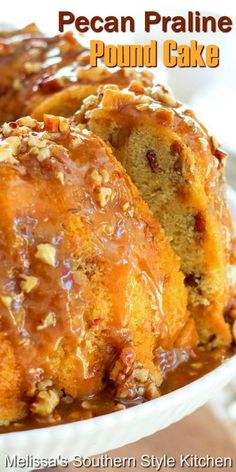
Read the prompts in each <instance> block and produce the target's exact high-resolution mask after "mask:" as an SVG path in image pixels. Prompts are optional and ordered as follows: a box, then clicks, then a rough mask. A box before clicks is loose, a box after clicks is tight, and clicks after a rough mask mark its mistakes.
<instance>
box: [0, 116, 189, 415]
mask: <svg viewBox="0 0 236 472" xmlns="http://www.w3.org/2000/svg"><path fill="white" fill-rule="evenodd" d="M0 195H1V198H0V212H1V220H0V255H1V261H2V263H1V267H0V287H1V289H0V313H1V322H2V325H1V333H2V336H5V337H6V340H7V341H6V342H7V343H8V344H7V348H6V349H8V350H9V355H8V358H9V359H12V360H10V361H9V362H10V364H9V367H8V366H7V364H6V369H9V375H11V376H12V378H13V380H12V382H11V386H12V390H13V392H12V398H13V399H14V398H15V402H13V404H14V405H15V407H16V410H17V408H18V407H19V409H18V410H17V411H18V415H15V414H14V413H12V408H9V410H8V409H7V407H6V406H4V405H5V400H6V398H7V395H9V385H8V384H7V383H6V382H5V380H4V379H5V377H4V376H3V377H2V378H1V379H2V380H1V379H0V380H1V381H0V389H1V405H2V407H1V408H2V415H1V417H0V420H2V421H5V420H6V418H7V419H8V420H9V421H10V420H12V419H15V418H16V416H19V417H20V416H21V415H22V400H23V401H24V402H25V404H24V408H26V407H27V405H28V407H27V408H30V410H31V412H32V413H33V414H35V415H39V416H40V415H42V416H48V415H50V414H51V413H52V412H53V410H54V409H55V407H56V406H57V405H58V403H59V401H60V398H61V395H63V393H61V392H64V393H66V394H67V395H68V394H69V395H71V396H72V397H74V398H84V397H89V396H90V395H91V394H95V393H97V392H98V391H100V390H101V389H102V388H104V378H105V380H106V382H107V381H108V380H109V379H110V380H109V381H110V382H112V383H113V385H114V391H115V392H116V396H117V397H119V396H120V397H122V398H127V397H128V398H133V397H135V396H137V395H138V396H140V395H143V396H145V391H146V389H147V392H148V391H149V390H150V388H149V385H150V384H152V385H153V387H152V391H153V389H155V388H156V393H157V394H159V391H158V386H159V385H160V383H161V382H162V375H161V372H160V367H159V366H158V365H157V366H156V365H155V364H154V362H153V359H154V351H155V348H156V347H160V346H161V347H162V348H163V349H168V350H169V349H172V348H173V347H174V345H175V344H176V345H178V347H191V346H193V345H195V344H196V333H195V326H194V325H192V327H191V329H190V330H189V328H188V329H187V332H188V335H187V336H184V340H183V341H181V337H182V333H183V330H184V327H185V325H186V324H187V325H188V323H189V314H188V312H187V310H186V301H187V297H186V290H185V288H184V284H183V275H182V274H181V273H180V271H179V261H178V258H177V257H176V256H175V255H174V253H173V252H172V250H171V248H170V246H169V244H168V242H167V241H166V239H165V237H164V234H163V232H162V230H161V229H160V226H159V225H158V224H157V222H156V221H155V220H154V218H153V217H152V215H151V213H150V211H149V209H148V207H147V206H146V204H145V203H144V202H143V201H142V199H141V197H140V196H139V194H138V192H137V190H136V189H135V188H134V186H133V185H132V184H131V181H130V179H129V177H128V176H127V175H126V173H125V172H124V170H123V169H122V167H121V166H120V164H119V163H117V161H116V160H115V158H114V157H113V156H112V154H111V151H110V150H109V148H108V147H106V145H105V144H104V143H103V142H102V141H101V140H100V139H99V138H96V137H95V136H94V135H92V134H91V133H89V132H88V131H86V130H84V131H80V130H79V129H78V127H76V126H73V125H70V124H69V121H68V120H67V119H65V118H62V117H52V116H51V115H45V118H44V123H39V122H37V121H36V120H34V119H32V118H30V117H25V118H21V119H20V120H18V121H17V122H15V123H10V124H5V125H4V126H3V127H2V130H1V142H0ZM144 332H145V337H143V333H144ZM6 352H7V350H6ZM12 365H13V366H14V367H12ZM45 382H46V383H45ZM42 392H43V393H42ZM149 393H150V392H149ZM148 395H149V394H148ZM17 405H18V406H17ZM4 408H5V409H4Z"/></svg>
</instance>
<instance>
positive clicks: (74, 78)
mask: <svg viewBox="0 0 236 472" xmlns="http://www.w3.org/2000/svg"><path fill="white" fill-rule="evenodd" d="M89 62H90V56H89V50H88V49H86V48H85V47H84V46H82V45H81V44H80V43H78V41H77V40H76V39H75V38H74V36H73V34H72V33H65V34H61V35H60V34H59V35H56V36H53V37H46V36H45V35H43V34H42V33H41V32H40V31H39V30H38V28H37V27H36V26H35V25H29V26H27V27H26V28H24V29H23V30H20V31H16V32H11V33H9V34H8V35H7V37H3V38H0V75H1V81H0V123H3V122H4V121H8V122H9V121H11V120H15V119H17V118H20V117H21V116H25V115H33V116H34V117H35V118H37V119H43V114H44V113H51V114H54V115H57V114H58V115H62V116H71V115H72V114H73V113H75V112H76V111H77V109H78V108H79V107H80V105H81V102H82V100H83V99H84V98H85V97H87V96H89V95H91V94H93V93H96V91H97V88H98V86H99V85H101V84H106V83H114V84H118V85H119V86H120V87H126V86H128V85H129V83H130V81H131V80H132V79H135V78H140V79H142V81H143V83H144V84H146V85H150V84H151V74H149V73H145V72H143V73H136V72H135V71H134V70H132V69H119V70H118V69H117V70H115V71H114V72H112V71H110V70H109V69H107V68H105V66H104V65H103V64H102V63H101V64H100V66H99V67H96V68H91V67H90V65H89Z"/></svg>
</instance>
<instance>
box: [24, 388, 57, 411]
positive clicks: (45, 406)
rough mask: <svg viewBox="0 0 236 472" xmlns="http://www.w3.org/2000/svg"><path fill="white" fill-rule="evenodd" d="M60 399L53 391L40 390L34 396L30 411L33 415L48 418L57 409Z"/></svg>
mask: <svg viewBox="0 0 236 472" xmlns="http://www.w3.org/2000/svg"><path fill="white" fill-rule="evenodd" d="M59 402H60V397H59V395H58V393H57V392H56V391H55V390H48V391H47V390H42V391H41V392H39V393H38V394H37V395H36V398H35V401H34V402H33V403H32V405H31V407H30V410H31V412H32V413H34V414H35V415H39V416H48V415H50V414H51V413H52V412H53V410H54V409H55V408H56V407H57V405H58V404H59Z"/></svg>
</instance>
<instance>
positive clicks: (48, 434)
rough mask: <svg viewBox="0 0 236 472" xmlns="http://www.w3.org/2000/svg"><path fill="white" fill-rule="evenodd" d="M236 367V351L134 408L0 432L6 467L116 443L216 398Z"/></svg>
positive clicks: (1, 467)
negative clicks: (15, 459)
mask: <svg viewBox="0 0 236 472" xmlns="http://www.w3.org/2000/svg"><path fill="white" fill-rule="evenodd" d="M228 199H229V204H230V207H231V210H232V212H233V214H234V216H235V217H236V193H235V192H234V191H233V190H232V189H229V193H228ZM235 373H236V355H234V356H233V357H232V358H231V359H229V360H227V361H226V362H225V363H224V364H222V365H221V366H220V367H218V368H217V369H215V370H213V371H212V372H210V373H209V374H207V375H205V376H203V377H202V378H201V379H198V380H196V381H194V382H192V383H191V384H189V385H187V386H185V387H183V388H179V389H178V390H175V391H174V392H171V393H169V394H167V395H164V396H163V397H160V398H157V399H156V400H151V401H149V402H147V403H144V404H142V405H137V406H134V407H132V408H130V409H128V410H123V411H119V412H115V413H110V414H108V415H105V416H100V417H97V418H93V419H88V420H83V421H78V422H75V423H68V424H65V425H60V426H52V427H50V428H48V427H47V428H43V429H35V430H31V431H20V432H15V433H6V434H1V435H0V471H7V470H9V471H11V470H14V472H20V471H22V470H24V471H25V472H29V471H30V470H32V467H25V468H22V467H14V468H12V469H11V468H6V466H5V457H6V456H9V457H10V458H13V457H14V456H18V458H19V457H23V458H25V457H27V456H34V457H35V458H46V459H50V458H58V457H65V458H67V459H69V460H70V461H73V459H74V458H75V456H78V455H80V456H83V457H87V456H92V455H95V454H102V453H104V452H107V451H110V450H112V449H116V448H118V447H121V446H124V445H125V444H129V443H132V442H135V441H138V440H139V439H141V438H144V437H145V436H149V435H151V434H153V433H155V432H157V431H160V430H162V429H164V428H167V427H168V426H169V425H171V424H172V423H175V422H177V421H179V420H180V419H182V418H184V417H185V416H186V415H189V414H190V413H192V412H193V411H195V410H196V409H197V408H199V407H200V406H202V405H204V403H206V402H207V401H208V400H209V399H210V398H212V397H213V396H214V395H215V393H216V392H217V391H219V390H220V389H222V388H223V387H224V386H225V385H226V384H227V383H228V382H230V380H232V379H233V378H234V377H235Z"/></svg>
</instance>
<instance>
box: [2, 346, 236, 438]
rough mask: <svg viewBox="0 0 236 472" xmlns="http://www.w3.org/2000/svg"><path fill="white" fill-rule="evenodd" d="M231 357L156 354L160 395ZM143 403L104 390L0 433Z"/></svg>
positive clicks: (224, 352) (221, 353)
mask: <svg viewBox="0 0 236 472" xmlns="http://www.w3.org/2000/svg"><path fill="white" fill-rule="evenodd" d="M234 353H235V351H234V350H233V349H232V348H228V349H226V348H220V349H216V350H214V351H211V352H209V351H206V350H205V349H203V348H198V349H195V350H191V351H190V352H189V351H186V350H175V351H170V352H169V353H166V352H163V353H161V352H157V353H156V356H157V359H158V364H159V362H161V365H162V370H163V373H164V378H165V380H164V382H163V384H162V386H161V394H162V395H166V394H167V393H170V392H173V391H174V390H177V389H178V388H181V387H184V386H185V385H188V384H190V383H191V382H194V381H195V380H197V379H199V378H201V377H203V376H204V375H206V374H207V373H209V372H211V371H212V370H214V369H216V368H217V367H219V366H220V365H221V364H222V363H223V362H224V361H225V360H227V359H228V358H229V357H230V356H231V355H232V354H234ZM144 401H145V400H144V399H141V398H137V399H135V400H133V401H129V402H128V401H123V402H122V403H121V402H120V400H118V399H117V400H116V399H114V396H113V392H112V389H111V388H109V386H108V387H107V388H106V389H105V390H104V391H103V392H101V393H100V394H98V395H95V396H94V397H93V398H90V399H89V398H88V399H85V400H84V401H78V400H74V401H73V402H71V403H67V402H63V401H62V402H61V403H60V406H59V407H58V408H57V410H56V412H54V415H53V416H52V417H51V418H50V421H49V420H48V419H45V418H44V419H43V418H41V419H39V418H37V419H36V418H35V417H33V416H32V415H31V416H28V417H27V418H25V419H24V420H22V421H19V422H17V423H13V424H11V425H9V426H4V427H0V433H1V434H3V433H9V432H16V431H24V430H28V429H36V428H43V427H47V426H56V425H60V424H65V423H72V422H74V421H79V420H84V419H89V418H94V417H96V416H100V415H104V414H108V413H112V412H115V411H121V410H123V409H126V408H131V407H132V406H135V405H139V404H141V403H143V402H144Z"/></svg>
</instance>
